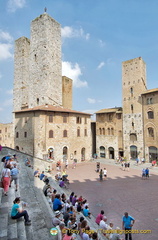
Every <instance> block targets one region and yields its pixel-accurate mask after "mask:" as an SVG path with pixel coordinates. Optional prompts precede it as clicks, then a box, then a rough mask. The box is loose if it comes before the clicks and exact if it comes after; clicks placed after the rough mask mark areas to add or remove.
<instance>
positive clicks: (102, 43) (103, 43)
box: [98, 39, 106, 47]
mask: <svg viewBox="0 0 158 240" xmlns="http://www.w3.org/2000/svg"><path fill="white" fill-rule="evenodd" d="M98 41H99V45H100V47H104V46H105V45H106V44H105V42H104V41H102V40H101V39H99V40H98Z"/></svg>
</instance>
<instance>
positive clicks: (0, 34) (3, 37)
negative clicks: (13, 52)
mask: <svg viewBox="0 0 158 240" xmlns="http://www.w3.org/2000/svg"><path fill="white" fill-rule="evenodd" d="M0 41H7V42H12V41H13V37H12V36H11V35H10V34H9V33H8V32H4V31H2V30H1V29H0Z"/></svg>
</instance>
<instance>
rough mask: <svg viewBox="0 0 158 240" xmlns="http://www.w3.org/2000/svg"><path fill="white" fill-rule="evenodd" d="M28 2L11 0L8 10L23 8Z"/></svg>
mask: <svg viewBox="0 0 158 240" xmlns="http://www.w3.org/2000/svg"><path fill="white" fill-rule="evenodd" d="M25 4H26V0H9V1H8V6H7V7H8V11H9V12H15V11H16V10H17V9H18V8H23V7H24V6H25Z"/></svg>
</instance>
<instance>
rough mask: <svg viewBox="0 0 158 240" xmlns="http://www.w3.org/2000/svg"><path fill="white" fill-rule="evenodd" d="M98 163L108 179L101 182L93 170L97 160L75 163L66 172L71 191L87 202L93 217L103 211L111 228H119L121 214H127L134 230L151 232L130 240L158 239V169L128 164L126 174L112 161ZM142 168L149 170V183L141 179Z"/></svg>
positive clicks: (147, 164)
mask: <svg viewBox="0 0 158 240" xmlns="http://www.w3.org/2000/svg"><path fill="white" fill-rule="evenodd" d="M97 161H98V160H97ZM99 161H100V162H101V168H104V167H106V168H107V174H108V178H107V180H104V181H103V182H100V181H99V174H98V173H97V172H96V171H95V169H96V161H92V162H88V163H82V164H78V165H77V167H76V168H75V169H72V168H71V166H69V169H68V170H67V172H68V174H69V179H70V182H71V184H70V188H71V189H72V191H74V192H75V193H76V194H77V195H78V196H79V195H82V196H83V197H85V198H87V199H88V202H89V205H90V211H91V212H92V214H93V215H94V216H96V215H97V214H98V213H99V212H100V210H102V209H103V210H104V211H105V215H106V216H107V218H108V222H109V221H110V222H113V223H114V228H116V227H117V226H118V227H120V228H121V226H122V215H123V214H124V212H125V211H127V212H128V213H129V215H131V216H133V217H134V218H135V220H136V222H135V225H134V228H133V229H138V230H152V233H151V234H133V240H156V239H158V210H157V199H158V191H157V185H158V183H157V181H158V167H155V168H151V164H149V163H145V164H142V165H139V166H136V165H135V162H132V161H131V168H130V170H129V172H128V171H123V170H122V169H121V166H120V165H119V164H115V161H114V160H107V159H102V160H99ZM143 167H150V178H149V179H148V180H142V179H141V171H142V168H143Z"/></svg>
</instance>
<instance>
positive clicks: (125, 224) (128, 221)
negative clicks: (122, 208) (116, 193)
mask: <svg viewBox="0 0 158 240" xmlns="http://www.w3.org/2000/svg"><path fill="white" fill-rule="evenodd" d="M134 223H135V219H134V218H133V217H131V216H129V215H128V212H125V213H124V216H123V217H122V229H123V230H125V240H128V239H129V240H132V233H131V229H132V227H133V224H134Z"/></svg>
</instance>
